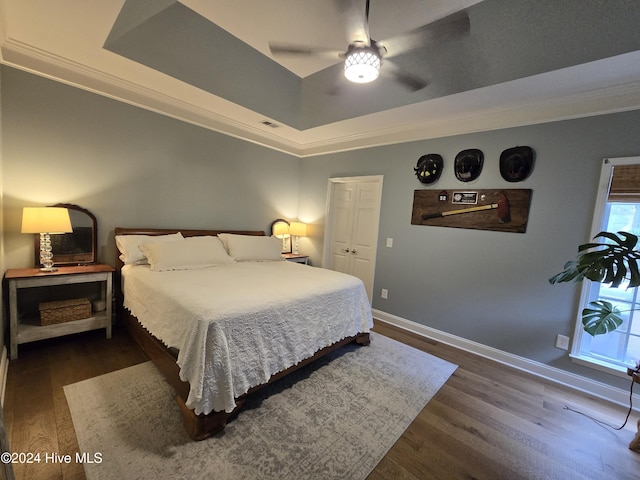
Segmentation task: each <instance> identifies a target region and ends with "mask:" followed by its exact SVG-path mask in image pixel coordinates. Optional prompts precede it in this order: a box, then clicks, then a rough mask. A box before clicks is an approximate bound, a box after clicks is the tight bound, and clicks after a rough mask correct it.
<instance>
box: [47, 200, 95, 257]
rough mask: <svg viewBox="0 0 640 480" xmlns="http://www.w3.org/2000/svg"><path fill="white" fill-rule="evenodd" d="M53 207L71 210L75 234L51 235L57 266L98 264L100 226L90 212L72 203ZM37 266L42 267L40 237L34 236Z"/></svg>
mask: <svg viewBox="0 0 640 480" xmlns="http://www.w3.org/2000/svg"><path fill="white" fill-rule="evenodd" d="M51 206H52V207H63V208H66V209H68V210H69V218H70V219H71V228H72V229H73V233H60V234H56V235H51V250H52V252H53V262H54V264H55V265H89V264H92V263H96V252H97V251H98V249H97V245H98V240H97V239H98V225H97V221H96V217H95V216H94V215H93V214H92V213H91V212H90V211H89V210H86V209H84V208H82V207H79V206H78V205H73V204H71V203H58V204H56V205H51ZM34 238H35V240H34V247H35V257H34V258H35V259H36V266H40V235H37V234H36V235H34Z"/></svg>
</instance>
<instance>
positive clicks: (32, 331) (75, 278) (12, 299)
mask: <svg viewBox="0 0 640 480" xmlns="http://www.w3.org/2000/svg"><path fill="white" fill-rule="evenodd" d="M113 270H114V269H113V267H112V266H110V265H86V266H73V267H58V270H57V271H55V272H47V273H44V272H41V271H40V269H38V268H13V269H9V270H7V272H6V273H5V276H4V278H5V280H6V281H7V283H8V287H9V333H10V337H11V343H10V345H9V346H10V354H11V359H12V360H13V359H15V358H18V345H19V344H21V343H27V342H35V341H36V340H43V339H45V338H54V337H60V336H62V335H69V334H72V333H77V332H86V331H88V330H95V329H98V328H104V329H106V335H107V338H111V297H112V277H113ZM89 282H101V283H102V289H101V290H102V298H101V300H103V301H104V302H105V309H104V311H102V312H97V313H92V316H91V317H89V318H83V319H81V320H71V321H68V322H64V323H58V324H54V325H40V324H39V322H38V319H20V318H19V312H18V290H19V289H23V288H33V287H48V286H53V285H73V284H78V283H89Z"/></svg>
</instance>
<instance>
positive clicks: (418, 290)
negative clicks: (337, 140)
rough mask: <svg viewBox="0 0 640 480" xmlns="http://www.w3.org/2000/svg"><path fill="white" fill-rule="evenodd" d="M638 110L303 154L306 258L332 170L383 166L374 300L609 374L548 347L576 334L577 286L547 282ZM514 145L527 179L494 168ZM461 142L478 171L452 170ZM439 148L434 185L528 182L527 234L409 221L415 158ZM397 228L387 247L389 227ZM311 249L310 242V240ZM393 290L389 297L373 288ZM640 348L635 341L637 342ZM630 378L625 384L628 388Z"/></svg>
mask: <svg viewBox="0 0 640 480" xmlns="http://www.w3.org/2000/svg"><path fill="white" fill-rule="evenodd" d="M638 138H640V112H630V113H622V114H615V115H607V116H600V117H593V118H586V119H581V120H572V121H566V122H557V123H549V124H544V125H535V126H530V127H522V128H513V129H506V130H500V131H494V132H485V133H476V134H469V135H460V136H455V137H448V138H440V139H435V140H427V141H421V142H413V143H405V144H402V145H393V146H387V147H380V148H371V149H366V150H360V151H356V152H347V153H341V154H335V155H327V156H322V157H317V158H309V159H304V160H303V161H302V175H301V183H300V189H301V191H302V192H304V194H303V195H302V196H301V200H300V210H299V214H300V217H301V218H305V217H307V218H309V219H313V218H317V219H318V220H317V223H316V224H315V225H314V228H313V232H314V235H315V238H314V239H313V240H312V241H313V244H314V246H315V248H313V249H309V251H312V252H313V253H314V258H313V261H314V263H318V262H319V261H320V259H321V252H322V248H321V247H322V237H323V234H324V219H323V218H322V217H321V212H323V211H324V205H325V202H326V188H327V178H328V177H340V176H352V175H371V174H382V175H384V185H383V198H382V212H381V219H380V231H379V239H378V241H379V243H378V254H377V264H376V276H375V286H374V296H373V307H374V308H376V309H378V310H381V311H383V312H386V313H390V314H393V315H396V316H399V317H402V318H404V319H407V320H411V321H414V322H417V323H420V324H423V325H427V326H429V327H432V328H435V329H437V330H441V331H444V332H448V333H450V334H453V335H457V336H459V337H463V338H466V339H469V340H472V341H475V342H478V343H481V344H484V345H489V346H491V347H495V348H497V349H499V350H503V351H506V352H510V353H513V354H516V355H520V356H522V357H525V358H528V359H531V360H535V361H538V362H541V363H544V364H548V365H552V366H555V367H559V368H562V369H566V370H570V371H573V372H576V373H580V374H584V375H586V376H589V377H591V378H595V379H598V380H601V381H604V382H608V383H609V382H612V383H613V384H614V385H626V383H625V382H624V381H623V382H618V381H617V379H613V380H612V379H611V378H610V376H609V375H606V374H600V373H599V372H593V371H592V370H591V369H587V368H584V367H579V366H576V365H574V364H572V363H571V362H570V361H569V359H568V358H567V356H566V352H564V351H562V350H558V349H556V348H555V347H554V342H555V336H556V334H563V335H569V336H572V334H573V325H574V314H575V310H576V304H577V300H578V295H579V289H578V287H576V286H573V285H556V286H551V285H550V284H549V283H548V281H547V280H548V278H549V277H550V276H551V275H553V274H555V273H557V272H559V271H560V270H562V267H563V265H564V263H565V262H566V261H567V260H569V259H570V258H572V257H573V256H574V255H575V253H577V246H578V245H579V244H580V243H585V241H587V240H588V238H589V233H590V228H591V218H592V214H593V207H594V203H595V196H596V189H597V184H598V178H599V174H600V165H601V161H602V159H603V158H604V157H616V156H632V155H637V154H638ZM515 145H529V146H531V147H532V148H533V149H534V150H535V152H536V157H537V158H536V163H535V169H534V171H533V173H532V174H531V176H530V177H529V178H528V179H527V180H525V181H524V182H520V183H517V184H513V183H508V182H506V181H505V180H503V179H502V177H501V176H500V173H499V157H500V153H501V152H502V151H503V150H504V149H506V148H509V147H513V146H515ZM467 148H479V149H481V150H482V151H483V152H484V154H485V167H484V170H483V173H482V175H481V176H480V178H479V179H478V180H476V181H474V182H471V183H469V184H464V183H462V182H459V181H458V180H456V179H455V176H454V172H453V167H452V165H453V160H454V158H455V155H456V154H457V153H458V152H459V151H461V150H463V149H467ZM426 153H439V154H441V155H442V156H443V157H444V159H445V170H444V172H443V174H442V177H441V178H440V180H439V181H438V182H437V183H436V184H434V185H433V186H432V187H431V188H433V189H437V190H440V189H453V188H457V189H460V188H465V189H472V190H473V189H475V188H477V189H482V188H487V189H495V188H530V189H532V190H533V194H532V202H531V209H530V215H529V223H528V228H527V232H526V233H525V234H518V233H500V232H489V231H479V230H466V229H455V228H443V227H430V226H414V225H411V210H412V203H413V192H414V190H416V189H420V188H424V186H423V185H422V184H420V183H419V182H418V181H417V179H416V177H415V176H414V174H413V167H414V166H415V164H416V161H417V159H418V158H419V157H420V156H421V155H424V154H426ZM387 237H392V238H393V239H394V242H393V248H387V247H386V246H385V244H386V238H387ZM307 248H308V247H307ZM382 288H386V289H388V291H389V296H388V299H387V300H384V299H382V298H381V297H380V289H382ZM639 353H640V352H639ZM624 388H626V386H625V387H624Z"/></svg>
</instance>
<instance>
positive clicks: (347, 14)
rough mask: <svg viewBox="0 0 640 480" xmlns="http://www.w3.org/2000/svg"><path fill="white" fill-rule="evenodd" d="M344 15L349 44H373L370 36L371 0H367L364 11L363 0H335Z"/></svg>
mask: <svg viewBox="0 0 640 480" xmlns="http://www.w3.org/2000/svg"><path fill="white" fill-rule="evenodd" d="M334 3H335V4H336V7H337V8H338V11H339V12H340V13H341V15H342V17H343V23H344V24H345V28H346V31H347V39H348V41H349V45H352V44H365V45H367V46H369V45H371V37H370V36H369V0H366V4H365V5H364V7H365V9H364V11H363V9H362V7H363V5H362V0H334Z"/></svg>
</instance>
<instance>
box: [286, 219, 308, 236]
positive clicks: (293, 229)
mask: <svg viewBox="0 0 640 480" xmlns="http://www.w3.org/2000/svg"><path fill="white" fill-rule="evenodd" d="M289 233H290V234H291V235H294V236H296V237H306V236H307V224H306V223H301V222H291V225H290V226H289Z"/></svg>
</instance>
